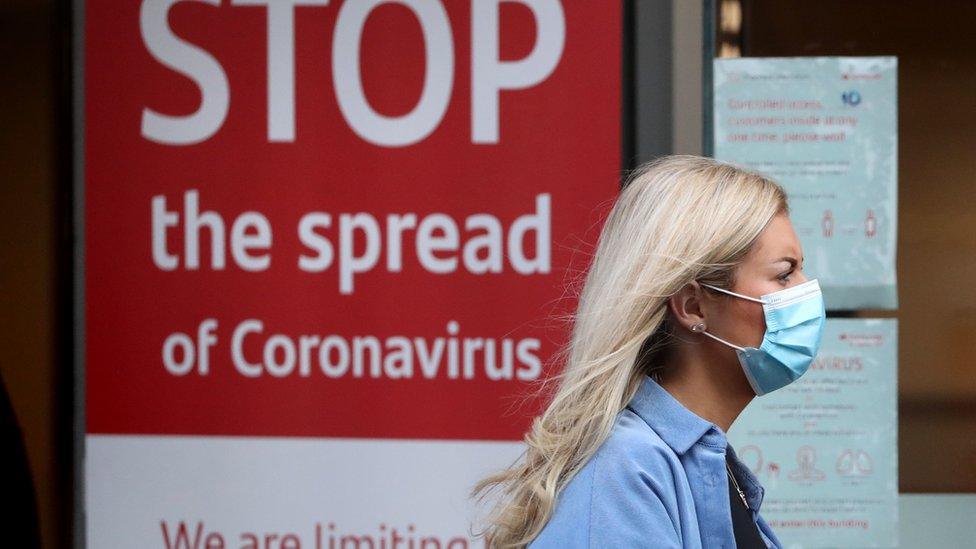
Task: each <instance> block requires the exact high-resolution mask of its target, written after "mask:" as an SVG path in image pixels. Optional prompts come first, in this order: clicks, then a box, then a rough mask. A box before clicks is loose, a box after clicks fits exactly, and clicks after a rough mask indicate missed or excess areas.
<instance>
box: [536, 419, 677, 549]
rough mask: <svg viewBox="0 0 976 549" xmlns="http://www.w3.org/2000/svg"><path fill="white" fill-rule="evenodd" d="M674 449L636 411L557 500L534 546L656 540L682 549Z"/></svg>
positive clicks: (622, 421) (636, 543)
mask: <svg viewBox="0 0 976 549" xmlns="http://www.w3.org/2000/svg"><path fill="white" fill-rule="evenodd" d="M680 467H681V464H680V461H678V459H677V456H676V455H675V454H674V452H673V451H672V450H671V448H670V447H669V446H668V445H667V444H666V443H665V442H664V441H663V440H661V438H660V437H659V436H658V435H657V433H655V432H654V430H653V429H651V428H650V426H648V425H647V423H645V422H644V420H642V419H641V418H640V416H638V415H637V414H636V413H634V412H633V411H632V410H630V409H628V408H625V409H624V410H623V411H622V412H620V413H619V414H618V415H617V417H616V419H615V421H614V425H613V429H612V431H611V433H610V435H609V437H608V438H607V439H606V440H605V441H604V442H603V444H601V445H600V447H599V448H598V449H597V451H596V453H595V454H594V455H593V456H592V457H591V458H590V460H589V461H588V462H587V463H586V465H584V466H583V468H582V469H581V470H580V471H579V473H578V474H577V475H576V476H575V477H574V478H573V479H571V480H570V482H569V483H568V484H567V485H566V486H565V487H564V488H563V490H562V491H561V493H560V494H559V496H558V497H557V503H556V508H555V510H554V514H553V516H552V517H551V519H550V521H549V522H548V523H547V525H546V527H545V528H544V529H543V531H542V532H541V533H540V534H539V536H537V538H536V540H535V541H534V542H533V543H532V544H531V546H532V547H533V548H543V547H606V546H615V547H639V546H642V545H646V543H647V540H649V539H654V540H657V541H658V542H659V543H660V546H661V547H680V546H681V543H680V537H681V536H680V527H679V520H678V519H679V517H678V515H679V509H678V504H677V495H676V493H675V491H676V490H675V482H676V474H677V473H676V468H680Z"/></svg>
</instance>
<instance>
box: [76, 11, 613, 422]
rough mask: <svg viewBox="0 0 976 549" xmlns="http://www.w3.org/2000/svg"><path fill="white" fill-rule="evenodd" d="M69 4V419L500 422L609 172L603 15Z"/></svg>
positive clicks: (522, 383)
mask: <svg viewBox="0 0 976 549" xmlns="http://www.w3.org/2000/svg"><path fill="white" fill-rule="evenodd" d="M86 4H87V6H86V16H85V21H86V29H85V33H86V34H85V64H84V71H85V157H84V161H85V223H86V233H85V246H86V250H85V277H86V278H85V281H86V282H85V302H86V328H85V329H86V354H85V368H86V378H87V380H86V383H87V421H88V432H89V433H104V434H108V433H118V434H207V435H260V436H327V437H370V438H446V439H498V440H505V439H519V438H521V434H522V433H523V432H524V430H525V429H526V428H527V426H528V421H529V419H528V418H529V416H530V415H531V414H532V413H534V412H535V411H537V410H527V409H522V410H518V409H513V406H517V402H516V401H515V400H513V398H515V397H516V396H517V395H520V394H522V393H524V392H525V391H527V390H529V388H530V385H529V384H530V383H531V382H532V381H533V380H536V379H540V378H541V377H542V376H544V375H545V373H546V372H547V368H553V367H555V368H558V367H559V365H558V364H553V363H550V361H549V359H550V357H551V356H552V354H553V353H554V352H555V351H556V350H557V346H558V345H560V344H562V343H564V342H565V340H566V338H567V337H568V329H567V325H566V324H564V323H561V322H560V321H559V320H557V317H556V316H554V315H565V314H567V313H569V312H572V311H573V310H574V307H575V303H574V302H573V301H572V297H571V294H569V293H567V292H566V289H565V286H564V285H565V284H567V283H569V282H571V281H572V280H573V279H574V277H577V278H578V277H579V276H580V274H581V272H582V271H583V269H585V267H586V265H587V261H588V260H587V257H586V256H587V254H588V253H589V252H590V251H591V250H590V249H588V248H586V247H585V246H586V244H585V242H587V241H588V242H590V243H591V244H592V241H593V239H595V235H596V234H597V231H598V229H599V227H598V226H597V223H598V222H599V221H600V220H601V217H600V216H601V215H602V214H603V213H604V212H605V210H606V208H607V207H609V201H611V200H612V198H613V197H614V196H615V195H616V192H617V190H618V177H619V167H620V142H619V134H620V82H621V75H620V51H621V43H620V34H621V28H620V27H621V24H620V11H621V10H620V9H619V7H617V8H616V9H609V8H608V6H607V5H606V4H602V3H591V2H565V3H560V2H558V1H556V0H549V1H543V0H539V1H531V2H530V1H525V2H491V1H488V2H481V1H478V2H470V3H469V2H460V1H459V2H454V1H451V2H437V1H433V0H432V1H422V0H411V1H406V0H404V1H399V2H384V1H376V0H374V1H346V2H336V1H333V2H326V1H324V0H295V1H293V2H290V3H289V2H280V3H272V5H271V6H270V7H269V6H268V4H269V2H268V1H267V0H265V1H261V0H246V1H243V0H234V1H220V0H182V1H181V0H176V1H174V0H162V1H153V0H145V1H142V2H110V1H107V0H98V1H89V2H87V3H86ZM581 247H582V248H583V250H582V251H580V250H579V248H581ZM574 250H575V251H574Z"/></svg>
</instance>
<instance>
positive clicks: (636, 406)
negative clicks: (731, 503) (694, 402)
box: [628, 375, 765, 510]
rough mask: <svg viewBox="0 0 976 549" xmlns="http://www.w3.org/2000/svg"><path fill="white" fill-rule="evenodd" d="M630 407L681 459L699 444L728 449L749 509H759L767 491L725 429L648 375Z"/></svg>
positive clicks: (733, 471)
mask: <svg viewBox="0 0 976 549" xmlns="http://www.w3.org/2000/svg"><path fill="white" fill-rule="evenodd" d="M628 408H630V409H631V410H633V411H634V412H635V413H636V414H637V415H638V416H640V417H641V419H643V420H644V422H645V423H647V424H648V425H649V426H650V427H651V429H654V432H656V433H657V434H658V436H660V437H661V440H663V441H664V442H665V443H666V444H667V445H668V446H670V447H671V449H672V450H674V452H675V453H676V454H678V455H679V456H680V455H683V454H684V453H685V452H687V451H688V450H689V449H690V448H691V447H692V446H694V445H695V443H697V442H698V441H702V442H703V443H704V444H707V445H708V446H712V447H713V448H725V451H726V453H728V454H729V457H730V460H729V461H730V462H731V464H732V473H733V474H734V475H735V478H736V479H737V480H738V481H739V484H740V486H741V487H742V491H743V492H745V494H746V500H748V502H749V506H750V507H752V508H753V509H755V510H758V509H759V507H760V505H761V504H762V499H763V495H764V493H765V490H764V489H763V487H762V485H761V484H760V483H759V480H758V479H757V478H756V476H755V475H754V474H753V472H752V471H751V470H749V467H747V466H746V465H745V464H744V463H742V462H741V461H739V458H738V456H736V453H735V450H733V449H732V445H731V444H729V442H728V439H727V437H726V433H725V431H723V430H722V428H721V427H719V426H718V425H715V424H714V423H712V422H711V421H708V420H706V419H704V418H702V417H701V416H699V415H698V414H696V413H694V412H692V411H691V410H689V409H688V408H686V407H685V405H684V404H682V403H681V402H679V401H678V399H676V398H674V396H672V395H671V393H669V392H668V391H667V390H666V389H665V388H664V387H661V385H660V384H659V383H658V382H656V381H654V380H653V379H651V377H650V376H646V375H645V376H644V379H643V380H642V382H641V385H640V387H639V388H638V389H637V393H636V394H635V395H634V398H633V399H632V400H631V401H630V404H628ZM723 468H724V466H723Z"/></svg>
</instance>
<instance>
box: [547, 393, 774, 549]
mask: <svg viewBox="0 0 976 549" xmlns="http://www.w3.org/2000/svg"><path fill="white" fill-rule="evenodd" d="M726 452H728V453H729V458H730V461H731V463H732V472H733V474H734V475H735V478H736V480H737V481H738V482H739V486H740V488H741V489H742V491H743V492H744V493H745V495H746V500H747V501H748V502H749V508H750V512H751V513H752V516H753V518H754V519H755V521H756V524H757V525H758V526H759V532H760V536H761V537H762V538H763V541H765V542H766V544H767V546H768V547H773V548H777V549H781V548H782V544H781V542H780V541H779V539H778V538H777V537H776V535H775V534H774V533H773V531H772V530H771V529H770V527H769V525H768V524H766V521H764V520H763V518H762V517H761V516H760V515H759V506H760V505H761V504H762V499H763V494H764V493H765V489H764V488H763V487H762V486H761V485H760V484H759V481H758V480H757V479H756V477H755V475H753V474H752V471H750V470H749V468H748V467H747V466H745V465H744V464H743V463H742V462H741V461H739V459H738V458H737V457H736V455H735V451H734V450H733V449H732V446H731V445H730V444H728V442H727V440H726V434H725V432H723V431H722V429H721V428H720V427H718V426H717V425H715V424H714V423H712V422H710V421H706V420H705V419H703V418H701V417H700V416H698V415H696V414H695V413H693V412H692V411H691V410H689V409H688V408H685V406H684V405H683V404H681V403H680V402H679V401H678V400H677V399H675V398H674V397H673V396H671V394H670V393H668V392H667V391H666V390H665V389H664V388H663V387H661V385H660V384H658V383H657V382H656V381H654V380H653V379H651V378H650V377H647V376H645V377H644V379H643V381H642V383H641V386H640V388H639V389H638V391H637V393H636V394H635V395H634V398H633V399H632V400H631V401H630V403H629V404H628V405H627V407H626V408H624V409H623V410H622V411H621V412H620V413H619V414H618V415H617V418H616V420H615V423H614V426H613V431H612V432H611V434H610V436H609V438H607V440H606V441H604V443H603V444H602V445H601V446H600V448H599V449H598V450H597V452H596V453H595V454H594V455H593V457H592V458H591V459H590V460H589V461H588V462H587V463H586V464H585V465H584V467H583V469H581V470H580V471H579V473H577V474H576V475H575V476H574V477H573V478H572V479H571V480H570V481H569V483H568V484H566V486H564V488H563V490H562V491H561V492H560V493H559V495H558V496H557V500H556V507H555V509H554V511H553V514H552V515H551V516H550V519H549V521H548V522H547V523H546V525H545V527H544V528H543V530H542V532H541V533H540V534H539V535H538V536H536V538H535V539H534V540H533V541H532V542H531V543H529V548H530V549H548V548H560V549H568V548H576V547H613V548H622V549H623V548H637V547H649V548H650V547H653V548H658V547H661V548H679V547H680V548H706V549H723V548H728V549H734V548H735V535H734V534H733V532H732V518H731V507H730V501H729V485H728V483H729V477H728V474H727V471H726V467H725V463H726Z"/></svg>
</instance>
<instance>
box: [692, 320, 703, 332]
mask: <svg viewBox="0 0 976 549" xmlns="http://www.w3.org/2000/svg"><path fill="white" fill-rule="evenodd" d="M691 331H692V332H703V331H705V323H704V322H699V323H698V324H694V325H693V326H692V327H691Z"/></svg>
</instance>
